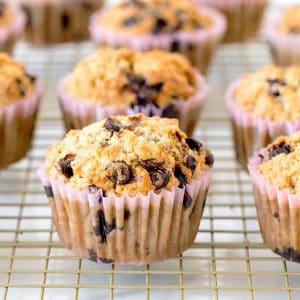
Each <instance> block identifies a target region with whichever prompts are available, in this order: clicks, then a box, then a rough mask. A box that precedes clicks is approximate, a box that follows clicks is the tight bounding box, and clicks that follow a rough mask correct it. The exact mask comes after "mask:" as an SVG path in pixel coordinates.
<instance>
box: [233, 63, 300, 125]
mask: <svg viewBox="0 0 300 300" xmlns="http://www.w3.org/2000/svg"><path fill="white" fill-rule="evenodd" d="M234 98H235V103H236V104H237V105H239V106H241V107H243V108H244V109H245V110H246V111H248V112H252V113H254V114H256V115H257V116H260V117H263V118H266V119H270V120H285V121H291V122H292V121H295V120H299V119H300V66H291V67H288V68H281V67H278V66H275V65H267V66H265V67H264V68H262V69H261V70H259V71H257V72H254V73H249V74H245V75H244V76H243V77H242V79H241V81H240V83H239V85H238V87H237V88H236V90H235V94H234Z"/></svg>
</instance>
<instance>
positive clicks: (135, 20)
mask: <svg viewBox="0 0 300 300" xmlns="http://www.w3.org/2000/svg"><path fill="white" fill-rule="evenodd" d="M140 21H141V19H140V18H138V17H135V16H132V17H129V18H127V19H125V20H124V21H123V22H122V25H123V26H124V27H131V26H134V25H136V24H138V23H139V22H140Z"/></svg>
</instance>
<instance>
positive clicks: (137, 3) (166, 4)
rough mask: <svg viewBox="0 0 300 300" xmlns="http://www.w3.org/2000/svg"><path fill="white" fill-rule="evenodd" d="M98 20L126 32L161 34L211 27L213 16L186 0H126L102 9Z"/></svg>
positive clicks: (109, 26)
mask: <svg viewBox="0 0 300 300" xmlns="http://www.w3.org/2000/svg"><path fill="white" fill-rule="evenodd" d="M99 23H100V24H101V25H103V26H105V27H108V28H112V29H116V30H118V31H122V32H123V33H128V34H138V35H139V34H149V33H151V34H154V35H157V34H163V33H173V32H177V31H193V30H198V29H200V28H206V27H210V26H211V25H212V23H213V21H212V19H211V18H210V17H209V16H207V15H206V14H204V13H202V12H201V9H199V7H198V6H197V5H195V4H194V3H192V1H186V0H125V1H121V2H120V3H118V4H117V5H114V6H112V7H111V8H109V9H108V10H107V11H105V12H104V13H103V14H102V15H101V17H100V19H99Z"/></svg>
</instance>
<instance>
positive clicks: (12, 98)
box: [0, 53, 41, 168]
mask: <svg viewBox="0 0 300 300" xmlns="http://www.w3.org/2000/svg"><path fill="white" fill-rule="evenodd" d="M40 97H41V83H40V82H39V81H37V80H36V78H35V77H34V76H33V75H30V74H28V73H26V70H25V67H24V65H23V64H22V63H19V62H17V61H15V60H13V59H12V58H11V57H10V56H8V55H7V54H4V53H0V128H1V130H0V168H4V167H6V166H7V165H9V164H11V163H14V162H16V161H17V160H19V159H21V158H23V157H24V156H25V155H26V153H27V151H28V149H29V148H30V146H31V140H32V135H33V131H34V124H35V119H36V113H37V109H38V104H39V100H40Z"/></svg>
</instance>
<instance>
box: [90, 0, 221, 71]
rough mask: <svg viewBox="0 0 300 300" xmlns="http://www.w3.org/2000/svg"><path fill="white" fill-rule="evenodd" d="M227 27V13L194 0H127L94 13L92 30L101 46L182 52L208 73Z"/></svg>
mask: <svg viewBox="0 0 300 300" xmlns="http://www.w3.org/2000/svg"><path fill="white" fill-rule="evenodd" d="M225 27H226V22H225V19H224V18H223V16H221V15H220V14H219V13H217V12H216V11H214V10H211V9H205V8H199V7H198V6H197V5H195V4H194V3H193V2H192V1H186V0H178V1H172V0H124V1H121V2H119V3H118V4H116V5H114V6H112V7H111V8H109V9H107V10H105V11H101V12H98V13H96V14H94V16H93V17H92V19H91V25H90V31H91V35H92V38H93V39H94V40H95V42H96V43H97V44H100V45H108V46H111V47H128V48H133V49H134V50H143V51H145V50H151V49H163V50H169V51H176V52H180V53H182V54H184V55H186V56H187V57H188V58H189V59H190V61H191V63H192V64H193V65H195V66H197V67H199V68H200V70H201V71H202V72H205V71H206V69H207V66H208V63H209V61H210V59H211V56H212V53H213V50H214V48H215V47H216V45H217V43H218V42H219V40H220V39H221V38H222V36H223V33H224V31H225Z"/></svg>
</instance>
